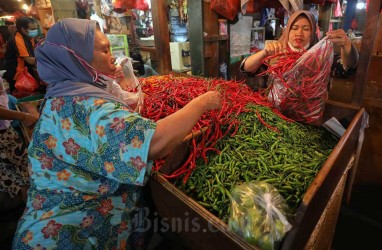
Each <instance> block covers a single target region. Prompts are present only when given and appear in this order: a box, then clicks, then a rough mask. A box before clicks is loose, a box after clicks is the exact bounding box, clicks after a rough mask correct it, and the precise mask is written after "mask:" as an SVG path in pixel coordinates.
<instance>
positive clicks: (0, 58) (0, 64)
mask: <svg viewBox="0 0 382 250" xmlns="http://www.w3.org/2000/svg"><path fill="white" fill-rule="evenodd" d="M6 45H7V43H6V41H5V38H4V36H3V34H1V33H0V70H2V69H4V66H5V60H4V54H5V47H6Z"/></svg>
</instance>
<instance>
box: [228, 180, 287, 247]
mask: <svg viewBox="0 0 382 250" xmlns="http://www.w3.org/2000/svg"><path fill="white" fill-rule="evenodd" d="M231 195H232V198H231V214H230V218H229V221H228V230H229V231H231V232H234V233H236V234H238V235H240V236H241V237H243V238H244V239H245V241H247V242H248V243H250V244H254V245H257V246H259V247H260V248H261V249H277V248H278V244H279V243H280V242H281V241H282V239H283V237H284V235H285V234H286V233H287V232H288V231H289V230H290V229H291V228H292V225H291V224H290V223H289V222H288V220H287V214H288V211H289V208H288V205H287V204H286V202H285V200H284V199H283V197H282V196H281V195H280V194H279V192H278V191H277V190H276V188H274V187H273V186H272V185H270V184H268V183H266V182H262V181H251V182H249V183H244V184H241V185H239V186H237V187H235V188H234V189H233V191H232V193H231Z"/></svg>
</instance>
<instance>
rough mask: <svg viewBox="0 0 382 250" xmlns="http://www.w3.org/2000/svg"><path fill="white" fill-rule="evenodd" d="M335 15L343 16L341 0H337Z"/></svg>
mask: <svg viewBox="0 0 382 250" xmlns="http://www.w3.org/2000/svg"><path fill="white" fill-rule="evenodd" d="M334 16H335V17H341V16H342V9H341V3H340V0H337V3H336V8H335V10H334Z"/></svg>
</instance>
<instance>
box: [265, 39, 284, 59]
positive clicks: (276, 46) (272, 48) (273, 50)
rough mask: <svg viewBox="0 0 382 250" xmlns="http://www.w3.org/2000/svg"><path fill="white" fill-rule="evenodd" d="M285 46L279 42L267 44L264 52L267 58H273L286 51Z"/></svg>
mask: <svg viewBox="0 0 382 250" xmlns="http://www.w3.org/2000/svg"><path fill="white" fill-rule="evenodd" d="M284 49H285V48H284V45H283V44H282V43H280V42H279V41H273V42H270V43H267V45H265V48H264V49H263V51H264V52H265V57H267V56H273V55H274V54H278V53H281V52H283V51H284Z"/></svg>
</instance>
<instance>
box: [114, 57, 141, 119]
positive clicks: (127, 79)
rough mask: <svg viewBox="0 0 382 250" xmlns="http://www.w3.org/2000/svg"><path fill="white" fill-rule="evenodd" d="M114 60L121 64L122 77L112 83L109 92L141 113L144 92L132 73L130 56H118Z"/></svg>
mask: <svg viewBox="0 0 382 250" xmlns="http://www.w3.org/2000/svg"><path fill="white" fill-rule="evenodd" d="M116 62H117V64H118V65H121V66H122V70H123V75H124V78H123V79H122V80H121V81H120V82H119V83H114V84H113V85H112V89H111V91H112V92H111V94H113V95H115V96H117V97H119V98H120V99H122V100H123V101H125V103H126V104H127V105H129V106H130V107H131V108H132V109H133V110H134V111H135V112H138V113H141V110H142V107H143V100H144V93H143V92H142V87H141V84H140V83H139V81H138V79H137V77H136V76H135V75H134V69H133V65H132V63H131V58H129V57H119V58H117V60H116Z"/></svg>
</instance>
